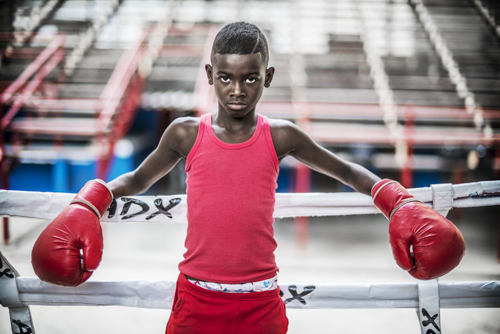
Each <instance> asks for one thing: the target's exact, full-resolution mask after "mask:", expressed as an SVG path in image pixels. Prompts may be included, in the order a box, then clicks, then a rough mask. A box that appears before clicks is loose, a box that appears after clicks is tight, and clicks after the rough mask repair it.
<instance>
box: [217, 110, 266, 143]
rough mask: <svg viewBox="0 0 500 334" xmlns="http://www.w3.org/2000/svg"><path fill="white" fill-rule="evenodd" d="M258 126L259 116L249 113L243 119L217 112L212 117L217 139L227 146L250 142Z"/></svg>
mask: <svg viewBox="0 0 500 334" xmlns="http://www.w3.org/2000/svg"><path fill="white" fill-rule="evenodd" d="M256 126H257V114H256V113H255V112H251V113H248V114H247V115H245V116H244V117H242V118H235V117H231V116H229V115H227V114H226V115H224V112H217V113H215V114H213V115H212V130H213V132H214V134H215V136H216V137H217V138H219V139H220V140H221V141H222V142H224V143H227V144H238V143H243V142H245V141H247V140H249V139H250V138H251V137H252V136H253V134H254V132H255V128H256Z"/></svg>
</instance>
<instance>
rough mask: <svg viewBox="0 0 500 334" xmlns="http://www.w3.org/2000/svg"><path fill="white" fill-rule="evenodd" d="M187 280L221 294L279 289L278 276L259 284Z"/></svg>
mask: <svg viewBox="0 0 500 334" xmlns="http://www.w3.org/2000/svg"><path fill="white" fill-rule="evenodd" d="M187 280H188V281H189V282H191V283H193V284H194V285H197V286H199V287H200V288H203V289H207V290H212V291H219V292H227V293H248V292H262V291H269V290H274V289H277V288H278V275H276V276H274V277H272V278H269V279H266V280H262V281H258V282H249V283H240V284H225V283H214V282H206V281H198V280H195V279H191V278H188V279H187Z"/></svg>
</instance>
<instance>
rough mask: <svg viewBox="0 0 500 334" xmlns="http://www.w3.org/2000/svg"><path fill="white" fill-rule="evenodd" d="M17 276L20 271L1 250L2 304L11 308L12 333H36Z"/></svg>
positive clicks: (0, 292)
mask: <svg viewBox="0 0 500 334" xmlns="http://www.w3.org/2000/svg"><path fill="white" fill-rule="evenodd" d="M17 276H19V273H18V272H17V271H16V270H15V269H14V267H12V265H11V264H10V263H9V261H7V259H6V258H5V257H4V256H3V254H2V252H0V304H1V305H2V306H4V307H8V308H9V314H10V324H11V326H12V334H34V333H35V329H34V327H33V322H32V321H31V312H30V309H29V307H28V306H26V305H24V304H23V303H22V302H21V298H20V297H19V290H18V289H17Z"/></svg>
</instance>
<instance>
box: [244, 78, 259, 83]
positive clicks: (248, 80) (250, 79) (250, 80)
mask: <svg viewBox="0 0 500 334" xmlns="http://www.w3.org/2000/svg"><path fill="white" fill-rule="evenodd" d="M255 81H256V79H255V78H247V79H246V80H245V82H246V83H254V82H255Z"/></svg>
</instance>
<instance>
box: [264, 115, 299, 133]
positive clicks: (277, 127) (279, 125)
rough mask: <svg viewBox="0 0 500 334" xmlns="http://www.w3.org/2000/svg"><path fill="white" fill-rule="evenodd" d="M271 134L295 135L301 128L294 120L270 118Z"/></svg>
mask: <svg viewBox="0 0 500 334" xmlns="http://www.w3.org/2000/svg"><path fill="white" fill-rule="evenodd" d="M268 121H269V127H270V128H271V134H272V135H273V137H275V136H293V135H294V134H296V132H297V131H298V130H299V128H298V126H296V125H295V124H294V123H293V122H291V121H288V120H286V119H279V118H268Z"/></svg>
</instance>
